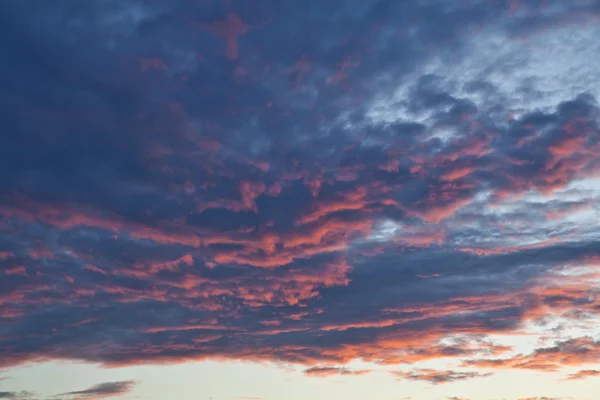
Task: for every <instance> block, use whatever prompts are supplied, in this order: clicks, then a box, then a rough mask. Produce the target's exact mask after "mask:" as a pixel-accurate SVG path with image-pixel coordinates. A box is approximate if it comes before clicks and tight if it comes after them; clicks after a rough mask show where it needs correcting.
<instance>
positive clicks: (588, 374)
mask: <svg viewBox="0 0 600 400" xmlns="http://www.w3.org/2000/svg"><path fill="white" fill-rule="evenodd" d="M597 376H600V371H598V370H595V369H583V370H581V371H577V372H575V373H574V374H570V375H569V377H568V378H567V380H570V381H574V380H580V379H586V378H592V377H597Z"/></svg>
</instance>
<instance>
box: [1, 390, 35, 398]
mask: <svg viewBox="0 0 600 400" xmlns="http://www.w3.org/2000/svg"><path fill="white" fill-rule="evenodd" d="M34 397H35V394H34V393H33V392H28V391H26V390H23V391H20V392H0V399H10V400H34Z"/></svg>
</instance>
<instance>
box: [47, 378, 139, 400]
mask: <svg viewBox="0 0 600 400" xmlns="http://www.w3.org/2000/svg"><path fill="white" fill-rule="evenodd" d="M134 386H135V382H134V381H121V382H105V383H99V384H97V385H94V386H92V387H90V388H89V389H85V390H77V391H74V392H67V393H62V394H60V395H58V396H62V397H66V398H69V397H71V398H78V399H106V398H111V397H114V396H122V395H124V394H127V393H129V392H130V391H131V390H132V389H133V387H134Z"/></svg>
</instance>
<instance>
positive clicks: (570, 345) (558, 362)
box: [464, 337, 600, 371]
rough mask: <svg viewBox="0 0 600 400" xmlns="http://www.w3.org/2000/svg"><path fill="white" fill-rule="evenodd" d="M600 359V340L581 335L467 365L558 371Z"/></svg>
mask: <svg viewBox="0 0 600 400" xmlns="http://www.w3.org/2000/svg"><path fill="white" fill-rule="evenodd" d="M599 361H600V342H598V341H595V340H594V339H593V338H591V337H579V338H573V339H569V340H566V341H560V342H556V343H555V345H554V346H552V347H544V348H539V349H536V350H535V351H534V352H533V353H531V354H528V355H518V356H515V357H513V358H508V359H475V360H467V361H464V365H465V366H470V367H477V368H515V369H532V370H541V371H556V370H559V369H560V368H562V367H564V366H578V365H585V364H596V363H598V362H599Z"/></svg>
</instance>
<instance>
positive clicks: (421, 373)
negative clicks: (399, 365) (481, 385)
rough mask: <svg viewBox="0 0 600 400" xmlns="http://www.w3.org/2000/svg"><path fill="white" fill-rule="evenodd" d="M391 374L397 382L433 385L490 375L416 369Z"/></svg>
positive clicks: (488, 374)
mask: <svg viewBox="0 0 600 400" xmlns="http://www.w3.org/2000/svg"><path fill="white" fill-rule="evenodd" d="M393 374H394V375H396V376H397V377H398V379H399V380H401V379H407V380H411V381H426V382H429V383H431V384H433V385H440V384H444V383H452V382H457V381H464V380H468V379H473V378H485V377H488V376H491V375H492V374H490V373H480V372H458V371H436V370H433V369H417V370H415V371H410V372H403V371H397V372H394V373H393Z"/></svg>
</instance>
